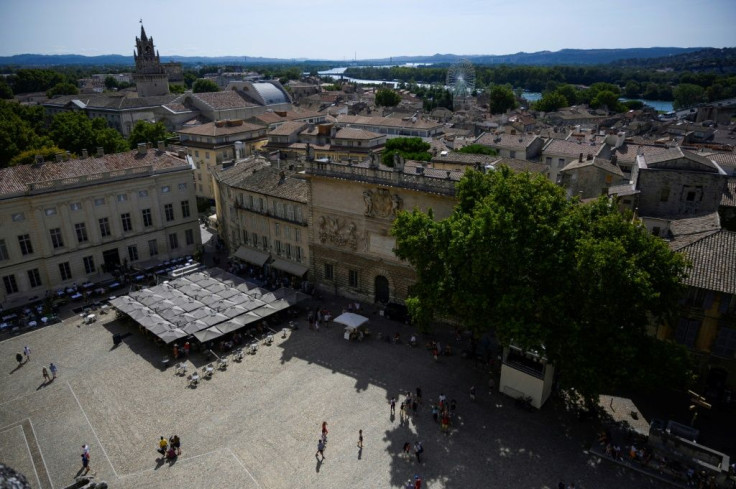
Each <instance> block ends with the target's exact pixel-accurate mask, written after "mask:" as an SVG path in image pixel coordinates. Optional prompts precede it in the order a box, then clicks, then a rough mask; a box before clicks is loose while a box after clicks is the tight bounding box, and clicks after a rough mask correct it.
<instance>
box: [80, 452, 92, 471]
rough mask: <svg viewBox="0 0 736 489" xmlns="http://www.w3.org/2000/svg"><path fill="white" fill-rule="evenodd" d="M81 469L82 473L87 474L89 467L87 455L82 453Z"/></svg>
mask: <svg viewBox="0 0 736 489" xmlns="http://www.w3.org/2000/svg"><path fill="white" fill-rule="evenodd" d="M82 469H83V470H84V473H85V474H86V473H87V472H89V469H90V466H89V453H87V452H84V453H82Z"/></svg>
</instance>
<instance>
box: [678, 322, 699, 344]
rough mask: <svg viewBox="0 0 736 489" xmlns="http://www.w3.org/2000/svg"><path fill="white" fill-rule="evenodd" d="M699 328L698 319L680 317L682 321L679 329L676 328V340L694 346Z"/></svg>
mask: <svg viewBox="0 0 736 489" xmlns="http://www.w3.org/2000/svg"><path fill="white" fill-rule="evenodd" d="M699 329H700V321H698V320H697V319H687V318H680V323H679V324H678V325H677V330H675V341H677V342H678V343H680V344H682V345H685V346H687V347H690V348H693V347H694V346H695V339H696V338H697V337H698V330H699Z"/></svg>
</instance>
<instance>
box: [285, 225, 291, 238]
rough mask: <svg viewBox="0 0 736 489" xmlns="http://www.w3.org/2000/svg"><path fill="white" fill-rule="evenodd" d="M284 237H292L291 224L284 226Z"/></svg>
mask: <svg viewBox="0 0 736 489" xmlns="http://www.w3.org/2000/svg"><path fill="white" fill-rule="evenodd" d="M284 238H286V239H291V226H284Z"/></svg>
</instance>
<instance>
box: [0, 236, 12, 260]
mask: <svg viewBox="0 0 736 489" xmlns="http://www.w3.org/2000/svg"><path fill="white" fill-rule="evenodd" d="M5 260H10V255H9V254H8V247H7V246H5V240H4V239H0V261H5Z"/></svg>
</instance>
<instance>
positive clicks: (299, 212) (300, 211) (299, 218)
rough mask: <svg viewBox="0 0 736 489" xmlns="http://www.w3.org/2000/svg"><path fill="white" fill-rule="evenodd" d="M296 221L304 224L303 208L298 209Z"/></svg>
mask: <svg viewBox="0 0 736 489" xmlns="http://www.w3.org/2000/svg"><path fill="white" fill-rule="evenodd" d="M296 220H297V222H302V208H301V206H297V208H296Z"/></svg>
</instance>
